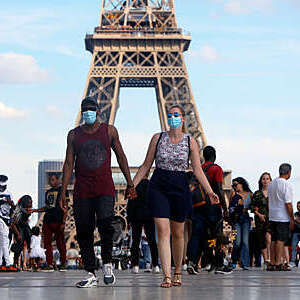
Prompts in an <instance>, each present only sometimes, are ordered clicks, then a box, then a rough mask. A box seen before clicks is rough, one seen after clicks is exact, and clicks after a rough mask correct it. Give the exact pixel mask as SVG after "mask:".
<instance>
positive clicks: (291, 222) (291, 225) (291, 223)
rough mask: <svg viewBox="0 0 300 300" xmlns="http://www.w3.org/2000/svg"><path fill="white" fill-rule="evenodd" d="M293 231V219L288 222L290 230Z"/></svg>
mask: <svg viewBox="0 0 300 300" xmlns="http://www.w3.org/2000/svg"><path fill="white" fill-rule="evenodd" d="M294 229H295V221H294V219H291V221H290V230H291V231H293V230H294Z"/></svg>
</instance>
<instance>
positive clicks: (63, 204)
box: [59, 193, 68, 213]
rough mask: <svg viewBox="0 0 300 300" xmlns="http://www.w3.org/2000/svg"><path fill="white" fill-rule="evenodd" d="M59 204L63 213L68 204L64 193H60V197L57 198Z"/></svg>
mask: <svg viewBox="0 0 300 300" xmlns="http://www.w3.org/2000/svg"><path fill="white" fill-rule="evenodd" d="M59 206H60V208H61V209H62V211H63V212H64V213H66V212H67V210H68V206H67V201H66V194H65V193H61V196H60V199H59Z"/></svg>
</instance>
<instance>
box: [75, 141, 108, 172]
mask: <svg viewBox="0 0 300 300" xmlns="http://www.w3.org/2000/svg"><path fill="white" fill-rule="evenodd" d="M79 160H80V163H81V164H82V165H83V166H84V167H85V168H87V169H98V168H100V166H101V165H102V164H103V163H104V162H105V160H106V150H105V147H104V146H103V145H102V143H101V141H99V140H88V141H86V142H84V143H83V144H82V145H81V149H80V153H79Z"/></svg>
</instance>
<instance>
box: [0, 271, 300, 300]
mask: <svg viewBox="0 0 300 300" xmlns="http://www.w3.org/2000/svg"><path fill="white" fill-rule="evenodd" d="M100 274H101V273H100ZM84 275H85V273H84V272H83V271H68V272H65V273H60V272H54V273H41V272H40V273H30V272H21V273H15V274H13V273H10V274H9V273H0V299H1V300H7V299H14V300H17V299H24V300H29V299H30V300H35V299H39V300H49V299H51V300H59V299H68V300H69V299H70V300H77V299H78V300H79V299H107V300H115V299H116V300H127V299H133V300H156V299H163V300H173V299H191V300H194V299H197V300H200V299H201V300H205V299H210V300H212V299H233V300H234V299H236V300H242V299H255V300H256V299H257V300H267V299H285V300H288V299H299V297H300V280H299V279H300V269H298V270H296V269H294V270H293V271H292V272H263V271H261V270H253V269H252V270H250V271H236V272H234V273H232V274H230V275H215V274H208V273H204V272H203V273H201V274H200V275H198V276H191V275H188V274H184V275H183V286H182V287H181V288H180V287H172V288H170V289H162V288H160V287H159V284H160V283H161V279H162V275H159V274H158V275H154V274H146V273H139V274H135V275H134V274H131V273H129V272H128V271H121V272H117V273H116V275H117V283H116V285H115V286H114V287H107V286H104V284H103V283H102V281H100V283H99V286H98V287H97V288H91V289H78V288H75V287H74V283H75V282H77V281H78V280H79V279H82V276H84ZM101 279H102V277H101Z"/></svg>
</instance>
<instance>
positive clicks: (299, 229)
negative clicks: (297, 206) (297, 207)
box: [294, 211, 300, 233]
mask: <svg viewBox="0 0 300 300" xmlns="http://www.w3.org/2000/svg"><path fill="white" fill-rule="evenodd" d="M294 217H295V219H296V220H298V221H299V220H300V213H299V212H298V211H297V212H295V213H294ZM294 232H296V233H300V224H299V223H297V222H295V229H294Z"/></svg>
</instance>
